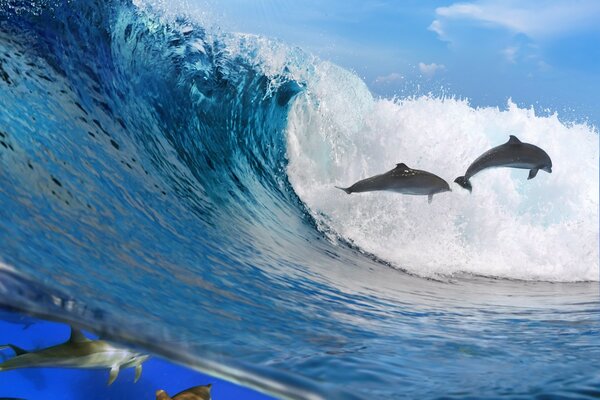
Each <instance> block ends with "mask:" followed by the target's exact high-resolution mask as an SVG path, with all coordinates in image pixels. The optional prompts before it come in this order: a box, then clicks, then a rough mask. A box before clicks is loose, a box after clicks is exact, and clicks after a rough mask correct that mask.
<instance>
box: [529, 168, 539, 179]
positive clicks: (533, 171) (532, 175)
mask: <svg viewBox="0 0 600 400" xmlns="http://www.w3.org/2000/svg"><path fill="white" fill-rule="evenodd" d="M538 171H539V169H537V168H532V169H530V170H529V176H528V177H527V179H533V178H535V176H536V175H537V173H538Z"/></svg>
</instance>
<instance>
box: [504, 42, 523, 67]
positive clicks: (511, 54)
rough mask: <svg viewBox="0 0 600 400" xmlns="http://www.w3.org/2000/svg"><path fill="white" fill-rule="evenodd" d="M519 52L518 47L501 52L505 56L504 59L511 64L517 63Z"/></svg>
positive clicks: (510, 47)
mask: <svg viewBox="0 0 600 400" xmlns="http://www.w3.org/2000/svg"><path fill="white" fill-rule="evenodd" d="M518 52H519V48H518V47H517V46H509V47H507V48H505V49H503V50H502V51H501V53H502V54H503V55H504V58H506V61H508V62H509V63H511V64H516V63H517V53H518Z"/></svg>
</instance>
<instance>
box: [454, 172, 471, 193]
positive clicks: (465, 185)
mask: <svg viewBox="0 0 600 400" xmlns="http://www.w3.org/2000/svg"><path fill="white" fill-rule="evenodd" d="M454 182H456V183H458V184H459V185H460V186H462V187H463V188H464V189H467V190H468V191H469V193H470V192H472V191H473V186H471V182H469V180H468V179H467V178H465V177H464V176H459V177H458V178H456V179H455V180H454Z"/></svg>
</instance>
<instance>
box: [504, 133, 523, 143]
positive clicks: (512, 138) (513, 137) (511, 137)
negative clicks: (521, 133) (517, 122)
mask: <svg viewBox="0 0 600 400" xmlns="http://www.w3.org/2000/svg"><path fill="white" fill-rule="evenodd" d="M507 143H509V144H519V143H522V142H521V141H520V140H519V138H518V137H516V136H515V135H510V139H508V142H507Z"/></svg>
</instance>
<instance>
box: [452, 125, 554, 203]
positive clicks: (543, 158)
mask: <svg viewBox="0 0 600 400" xmlns="http://www.w3.org/2000/svg"><path fill="white" fill-rule="evenodd" d="M496 167H510V168H520V169H528V170H529V176H528V177H527V179H533V178H535V176H536V175H537V173H538V171H539V170H540V169H541V170H544V171H546V172H548V173H552V160H550V156H548V154H547V153H546V152H545V151H544V150H542V149H540V148H539V147H537V146H534V145H532V144H529V143H523V142H521V141H520V140H519V139H518V138H517V137H516V136H514V135H510V139H508V142H506V143H504V144H502V145H500V146H497V147H494V148H493V149H490V150H488V151H486V152H485V153H483V154H482V155H480V156H479V157H477V159H476V160H475V161H473V164H471V165H470V166H469V168H467V172H466V173H465V175H464V176H459V177H458V178H456V179H455V180H454V182H456V183H458V184H459V185H460V186H462V187H463V188H465V189H467V190H468V191H469V192H471V191H472V190H473V187H472V186H471V182H470V181H469V179H471V177H472V176H473V175H475V174H477V173H478V172H480V171H483V170H484V169H488V168H496Z"/></svg>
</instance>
